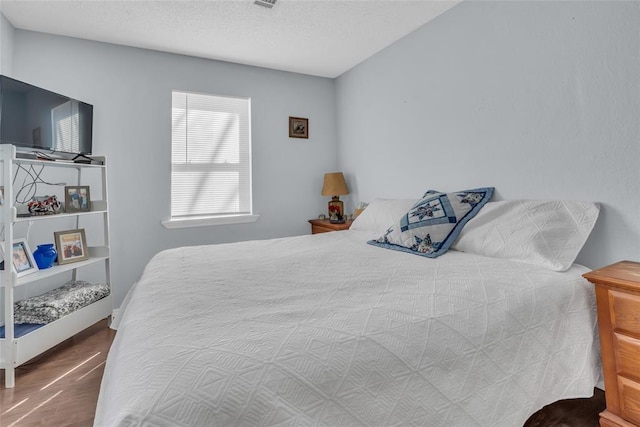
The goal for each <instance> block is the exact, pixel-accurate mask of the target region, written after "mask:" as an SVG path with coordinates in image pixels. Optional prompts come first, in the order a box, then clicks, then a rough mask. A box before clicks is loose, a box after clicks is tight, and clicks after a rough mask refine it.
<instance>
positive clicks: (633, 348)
mask: <svg viewBox="0 0 640 427" xmlns="http://www.w3.org/2000/svg"><path fill="white" fill-rule="evenodd" d="M583 276H584V277H585V278H586V279H587V280H589V281H590V282H591V283H593V284H594V285H595V287H596V300H597V304H598V329H599V332H600V352H601V354H602V368H603V371H604V386H605V389H606V393H605V399H606V402H607V408H606V409H605V410H604V411H603V412H602V413H600V425H601V426H602V427H629V426H637V425H640V263H637V262H632V261H621V262H618V263H616V264H612V265H609V266H607V267H603V268H600V269H598V270H594V271H591V272H589V273H586V274H584V275H583Z"/></svg>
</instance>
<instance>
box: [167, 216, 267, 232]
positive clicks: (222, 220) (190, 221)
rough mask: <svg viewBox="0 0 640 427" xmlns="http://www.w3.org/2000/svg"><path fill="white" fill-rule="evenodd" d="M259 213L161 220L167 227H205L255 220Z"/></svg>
mask: <svg viewBox="0 0 640 427" xmlns="http://www.w3.org/2000/svg"><path fill="white" fill-rule="evenodd" d="M258 218H260V215H257V214H253V215H229V216H199V217H193V218H181V219H169V220H166V221H162V225H164V227H165V228H168V229H174V228H190V227H207V226H209V225H225V224H243V223H247V222H256V221H257V220H258Z"/></svg>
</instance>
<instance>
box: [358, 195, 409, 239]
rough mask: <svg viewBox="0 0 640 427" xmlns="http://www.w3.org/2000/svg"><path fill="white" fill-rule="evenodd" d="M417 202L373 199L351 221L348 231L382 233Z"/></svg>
mask: <svg viewBox="0 0 640 427" xmlns="http://www.w3.org/2000/svg"><path fill="white" fill-rule="evenodd" d="M417 201H418V199H374V200H372V201H371V202H370V203H369V205H368V206H367V207H366V209H365V210H364V211H362V213H361V214H360V215H358V217H357V218H356V219H355V220H354V221H353V224H351V227H349V230H359V231H373V232H376V233H384V232H385V231H387V229H388V228H389V227H391V226H392V225H393V224H394V223H395V222H396V221H398V219H400V217H401V216H402V215H404V214H406V213H407V211H408V210H409V209H411V208H412V207H413V205H414V204H415V203H416V202H417Z"/></svg>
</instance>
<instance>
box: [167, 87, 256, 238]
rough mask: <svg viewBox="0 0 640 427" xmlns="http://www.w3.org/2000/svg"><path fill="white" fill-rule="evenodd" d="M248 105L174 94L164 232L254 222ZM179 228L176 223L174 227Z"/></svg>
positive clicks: (243, 100)
mask: <svg viewBox="0 0 640 427" xmlns="http://www.w3.org/2000/svg"><path fill="white" fill-rule="evenodd" d="M250 108H251V101H250V99H248V98H234V97H227V96H215V95H204V94H197V93H188V92H180V91H174V92H173V97H172V108H171V110H172V114H171V121H172V125H171V220H170V221H165V222H164V223H163V224H165V226H167V227H168V228H173V227H181V226H192V225H200V224H202V225H208V224H219V223H234V222H248V221H255V220H256V219H257V216H255V215H253V212H252V205H251V128H250V117H251V116H250ZM179 224H182V225H179Z"/></svg>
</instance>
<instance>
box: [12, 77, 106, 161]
mask: <svg viewBox="0 0 640 427" xmlns="http://www.w3.org/2000/svg"><path fill="white" fill-rule="evenodd" d="M0 101H1V102H0V142H1V143H2V144H13V145H15V146H16V147H17V149H18V150H19V151H34V152H43V153H46V154H52V153H62V154H64V153H68V154H91V151H92V134H93V106H92V105H91V104H87V103H85V102H82V101H78V100H77V99H72V98H70V97H68V96H64V95H60V94H57V93H54V92H51V91H48V90H46V89H42V88H39V87H36V86H33V85H30V84H28V83H24V82H21V81H18V80H14V79H12V78H9V77H6V76H0Z"/></svg>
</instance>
